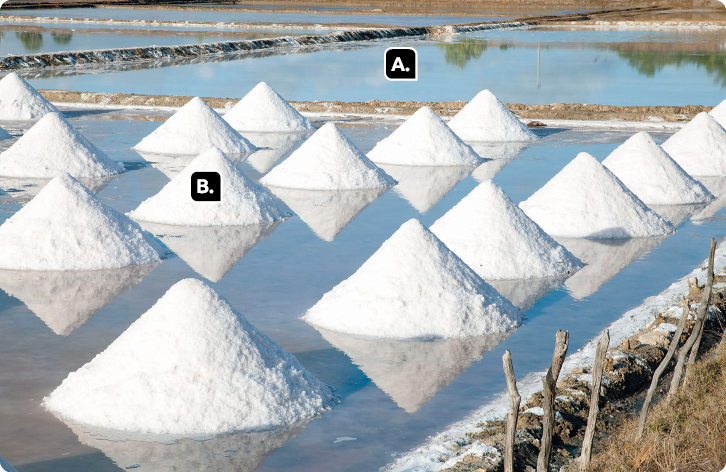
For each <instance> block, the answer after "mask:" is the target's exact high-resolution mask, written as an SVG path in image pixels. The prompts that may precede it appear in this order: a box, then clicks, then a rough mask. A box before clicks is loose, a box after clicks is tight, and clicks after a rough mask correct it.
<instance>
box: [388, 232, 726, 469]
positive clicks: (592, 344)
mask: <svg viewBox="0 0 726 472" xmlns="http://www.w3.org/2000/svg"><path fill="white" fill-rule="evenodd" d="M706 265H707V261H703V262H702V263H701V264H699V265H698V266H697V268H696V269H694V270H693V271H692V272H691V273H689V274H688V275H686V276H684V277H682V278H681V279H679V280H677V281H676V282H674V283H673V284H672V285H671V286H670V287H668V288H667V289H665V290H664V291H663V292H661V293H659V294H658V295H655V296H652V297H649V298H648V299H646V300H645V302H643V304H642V305H640V306H638V307H636V308H634V309H632V310H630V311H628V312H626V313H624V314H623V315H622V316H621V317H620V318H619V319H618V320H616V321H614V322H613V323H611V324H610V325H609V326H608V327H607V329H608V330H609V331H610V345H611V346H619V345H620V344H621V343H622V341H623V340H624V339H626V338H629V337H631V336H633V335H634V334H636V333H638V332H639V331H641V330H642V329H644V328H645V327H647V326H648V325H649V324H650V323H652V322H653V317H654V316H655V315H656V314H657V313H664V312H666V311H670V313H669V314H670V315H671V316H675V317H676V318H678V317H679V316H680V314H681V308H680V306H678V305H679V302H680V299H681V297H682V296H683V294H684V293H686V292H688V282H687V279H689V278H690V280H693V278H694V277H698V279H699V280H706ZM724 265H726V246H724V245H723V244H721V245H720V246H719V247H718V249H716V259H715V261H714V267H723V266H724ZM673 308H675V309H673ZM599 339H600V334H598V335H597V336H595V337H593V339H591V340H590V341H589V342H588V343H587V344H585V345H584V346H583V347H582V348H580V349H579V350H578V351H577V352H574V353H572V354H570V355H569V356H568V357H567V359H566V360H565V363H564V365H563V366H562V371H561V373H560V377H564V376H565V375H567V374H570V373H572V370H573V369H574V368H575V367H588V368H590V367H592V365H593V363H594V362H595V352H596V349H597V343H598V341H599ZM545 373H546V372H545V371H540V372H532V373H529V374H527V375H525V376H524V377H523V378H521V379H520V380H519V381H518V382H517V388H518V390H519V394H520V395H521V396H522V398H523V399H526V398H529V397H531V396H532V395H533V394H535V393H536V392H540V391H542V376H543V375H545ZM508 410H509V396H508V394H507V391H506V389H505V390H504V391H503V392H501V393H500V394H499V395H497V396H496V398H494V400H492V401H491V402H489V403H487V404H485V405H483V406H482V407H481V408H479V409H478V410H477V411H475V412H474V413H472V414H471V415H469V416H468V417H467V418H465V419H463V420H461V421H459V422H457V423H454V424H452V425H451V426H449V427H448V428H447V429H446V430H445V431H443V432H441V433H439V434H437V435H435V436H434V437H432V438H430V439H429V440H428V441H427V442H426V443H425V444H423V445H421V446H419V447H418V448H416V449H414V450H412V451H411V452H409V453H407V454H405V455H403V456H402V457H400V458H398V459H396V461H395V462H394V463H393V464H391V465H389V466H388V467H387V468H386V470H387V471H389V472H414V471H415V472H434V471H438V470H442V469H446V468H449V467H453V466H454V465H455V464H456V463H458V462H460V461H461V459H462V458H463V457H464V456H466V455H467V454H470V453H472V452H474V451H475V450H476V449H477V447H478V443H476V442H474V443H472V442H471V437H470V436H469V433H472V432H474V431H476V430H477V425H478V424H481V423H483V422H486V421H494V420H503V419H506V416H507V411H508ZM479 455H481V454H479Z"/></svg>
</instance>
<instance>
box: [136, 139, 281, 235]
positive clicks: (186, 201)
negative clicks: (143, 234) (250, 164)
mask: <svg viewBox="0 0 726 472" xmlns="http://www.w3.org/2000/svg"><path fill="white" fill-rule="evenodd" d="M195 172H217V173H219V175H220V177H221V181H222V188H221V192H222V197H221V198H222V199H221V201H219V202H197V201H194V200H192V174H194V173H195ZM129 216H130V217H131V218H132V219H134V220H138V221H151V222H154V223H164V224H167V225H186V226H232V225H254V224H260V223H270V222H272V221H276V220H280V219H283V218H289V217H291V216H292V213H290V212H289V211H287V210H286V209H285V208H284V206H283V205H281V204H280V203H278V201H277V200H275V198H274V197H273V196H272V195H270V193H269V192H268V191H267V190H265V189H264V188H263V187H262V186H260V185H257V184H256V183H254V182H252V181H251V180H250V179H248V178H247V177H246V176H245V175H244V174H243V173H242V172H241V171H240V170H239V169H237V167H235V165H234V163H232V161H230V160H229V159H228V158H227V156H225V155H224V153H223V152H222V151H220V150H219V149H210V150H209V151H207V152H204V153H202V154H200V155H199V156H198V157H197V158H196V159H194V161H192V163H191V164H189V165H188V166H187V167H186V168H185V169H184V170H183V171H182V172H181V173H180V174H179V175H177V176H176V177H174V179H173V180H172V181H171V182H169V183H168V184H166V185H165V186H164V188H162V189H161V191H160V192H159V193H157V194H156V195H154V196H153V197H151V198H148V199H146V200H144V201H143V202H141V205H139V207H138V208H137V209H136V210H134V211H132V212H131V213H129Z"/></svg>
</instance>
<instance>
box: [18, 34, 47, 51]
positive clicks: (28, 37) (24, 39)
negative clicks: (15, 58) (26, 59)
mask: <svg viewBox="0 0 726 472" xmlns="http://www.w3.org/2000/svg"><path fill="white" fill-rule="evenodd" d="M15 36H16V37H18V38H20V42H21V43H23V46H25V50H26V51H27V52H35V51H37V50H38V49H40V48H41V47H42V46H43V35H42V34H40V33H28V32H23V33H15Z"/></svg>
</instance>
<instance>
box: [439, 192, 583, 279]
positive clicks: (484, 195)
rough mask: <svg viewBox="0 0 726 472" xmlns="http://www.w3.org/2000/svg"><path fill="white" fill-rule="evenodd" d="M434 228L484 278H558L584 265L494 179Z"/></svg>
mask: <svg viewBox="0 0 726 472" xmlns="http://www.w3.org/2000/svg"><path fill="white" fill-rule="evenodd" d="M431 232H433V233H434V234H435V235H436V236H437V237H438V238H439V239H441V241H442V242H443V243H444V244H446V246H447V247H448V248H449V249H451V250H452V251H454V253H456V255H457V256H459V257H460V258H461V260H462V261H464V262H465V263H466V264H467V265H468V266H469V267H471V268H472V269H474V272H476V273H477V274H479V276H480V277H482V278H484V279H528V278H539V277H552V276H558V275H566V274H572V273H574V272H576V271H577V270H579V269H581V268H582V267H583V264H582V262H581V261H580V260H579V259H578V258H577V257H575V256H573V255H572V254H571V253H570V252H569V251H568V250H567V249H565V248H564V247H563V246H562V245H560V244H558V243H557V242H556V241H555V240H554V239H552V238H551V237H550V236H549V235H548V234H547V233H545V232H544V231H542V228H540V227H539V226H538V225H537V223H535V222H534V221H532V220H531V219H529V217H528V216H527V215H525V214H524V212H523V211H522V210H521V209H519V208H518V207H517V205H515V204H514V202H513V201H512V200H510V199H509V197H508V196H507V195H506V194H505V193H504V192H503V191H502V189H501V188H499V187H498V186H497V185H496V184H495V183H494V182H492V181H491V180H487V181H486V182H483V183H481V184H479V185H478V186H477V187H476V188H475V189H474V190H472V191H471V192H470V193H469V195H467V196H466V197H464V198H463V199H462V200H461V201H460V202H459V203H457V204H456V206H454V207H453V208H452V209H450V210H449V211H448V212H446V213H445V214H444V215H443V216H442V217H441V218H439V219H438V220H436V222H435V223H434V224H433V225H431Z"/></svg>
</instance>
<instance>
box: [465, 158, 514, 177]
mask: <svg viewBox="0 0 726 472" xmlns="http://www.w3.org/2000/svg"><path fill="white" fill-rule="evenodd" d="M510 162H511V159H492V160H490V161H486V162H485V163H483V164H482V165H480V166H479V167H477V168H476V169H475V170H474V172H472V173H471V176H472V177H474V178H475V179H476V180H477V182H486V181H487V180H489V179H493V178H494V176H496V175H497V174H498V173H499V171H500V170H502V169H504V167H505V166H506V165H507V164H509V163H510Z"/></svg>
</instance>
